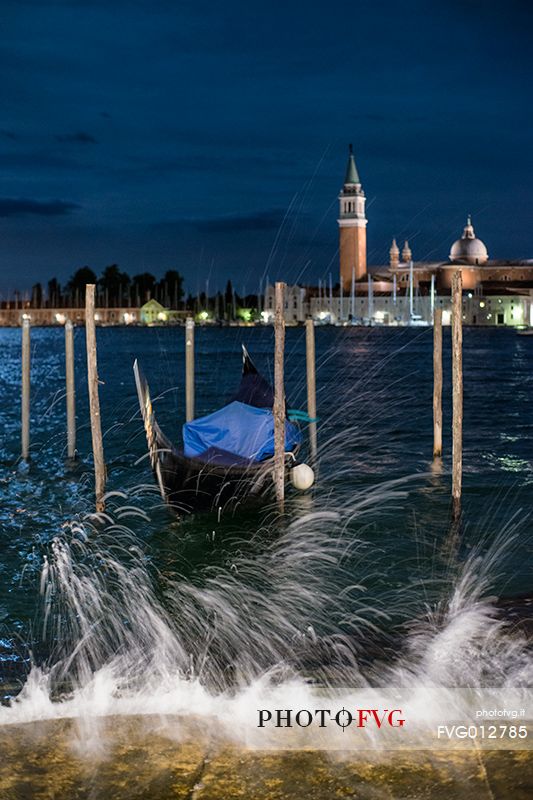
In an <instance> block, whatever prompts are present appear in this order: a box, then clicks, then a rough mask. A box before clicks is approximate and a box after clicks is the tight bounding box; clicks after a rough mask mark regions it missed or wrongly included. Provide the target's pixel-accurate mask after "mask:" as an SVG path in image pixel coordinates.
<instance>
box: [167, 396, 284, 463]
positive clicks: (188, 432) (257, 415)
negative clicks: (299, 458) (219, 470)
mask: <svg viewBox="0 0 533 800" xmlns="http://www.w3.org/2000/svg"><path fill="white" fill-rule="evenodd" d="M299 441H300V432H299V430H298V428H297V427H296V426H295V425H293V424H292V423H290V422H286V423H285V450H293V449H294V447H295V445H297V444H298V443H299ZM183 445H184V451H185V455H186V456H188V457H189V458H194V457H198V456H202V455H203V454H204V453H205V452H206V451H207V450H209V449H210V448H216V449H217V450H224V451H226V452H229V453H234V454H235V455H238V456H240V457H241V458H247V459H250V460H251V461H262V460H263V459H265V458H268V457H269V456H272V455H273V454H274V417H273V415H272V411H271V409H270V408H256V407H255V406H249V405H247V404H246V403H240V402H239V401H238V400H234V401H233V403H230V404H229V405H227V406H224V407H223V408H220V409H219V410H218V411H215V412H214V413H213V414H209V415H208V416H207V417H200V418H199V419H195V420H193V422H186V423H185V425H184V426H183Z"/></svg>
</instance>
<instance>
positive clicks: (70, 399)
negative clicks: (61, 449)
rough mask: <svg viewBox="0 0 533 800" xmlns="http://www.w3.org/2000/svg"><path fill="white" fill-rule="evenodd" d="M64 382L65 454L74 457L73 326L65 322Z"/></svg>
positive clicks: (68, 321)
mask: <svg viewBox="0 0 533 800" xmlns="http://www.w3.org/2000/svg"><path fill="white" fill-rule="evenodd" d="M65 382H66V401H67V456H68V458H71V459H74V458H76V390H75V385H74V328H73V325H72V322H71V321H70V320H69V319H67V321H66V322H65Z"/></svg>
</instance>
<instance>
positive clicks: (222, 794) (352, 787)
mask: <svg viewBox="0 0 533 800" xmlns="http://www.w3.org/2000/svg"><path fill="white" fill-rule="evenodd" d="M80 726H81V727H80ZM531 797H533V758H532V754H531V753H530V752H529V753H528V752H526V751H522V752H511V751H500V752H496V751H491V752H485V753H483V754H481V753H479V752H475V751H474V752H468V753H443V752H438V753H437V752H434V751H433V752H432V751H420V752H412V753H407V752H406V753H399V752H394V753H388V754H387V753H385V754H380V755H379V756H378V755H376V754H369V753H367V752H365V753H361V754H359V755H355V756H354V754H353V753H351V754H346V755H345V756H344V757H343V756H342V755H341V754H332V753H325V752H319V751H309V750H307V751H286V752H274V751H269V752H265V751H250V750H246V749H243V748H242V747H239V746H236V745H232V744H230V743H228V742H227V741H226V742H224V741H218V742H216V741H214V740H213V737H212V736H210V735H209V734H208V732H207V731H206V729H205V727H204V726H203V724H201V723H199V722H195V721H194V720H189V721H188V722H187V724H186V725H185V726H184V723H183V720H180V721H177V720H176V722H175V725H173V724H172V721H170V722H169V720H168V718H164V719H161V718H155V717H146V718H142V717H129V718H128V717H115V718H109V719H106V720H104V721H101V722H100V724H99V726H98V727H97V728H96V729H92V728H91V727H90V726H89V724H88V723H86V722H85V723H83V725H82V724H81V723H79V722H74V721H71V720H59V721H47V722H34V723H27V724H25V725H16V726H9V725H6V726H4V727H1V728H0V798H1V800H181V799H182V798H183V800H233V798H235V799H237V798H246V800H285V798H303V800H333V799H334V798H354V800H355V799H356V798H358V799H359V800H392V798H398V799H400V798H401V799H402V800H403V799H405V800H407V799H409V800H419V799H420V800H425V798H428V800H429V798H431V800H440V799H441V798H442V800H452V799H453V800H461V798H475V800H485V798H487V800H489V799H490V800H494V799H495V798H498V799H499V798H502V799H503V798H506V799H507V798H512V800H526V798H527V799H528V800H529V799H530V798H531Z"/></svg>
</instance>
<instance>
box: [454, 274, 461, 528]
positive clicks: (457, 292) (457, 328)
mask: <svg viewBox="0 0 533 800" xmlns="http://www.w3.org/2000/svg"><path fill="white" fill-rule="evenodd" d="M452 388H453V393H452V405H453V419H452V462H453V463H452V516H453V519H454V521H457V520H458V519H459V517H460V516H461V489H462V477H463V279H462V276H461V271H460V270H456V271H455V272H454V274H453V278H452Z"/></svg>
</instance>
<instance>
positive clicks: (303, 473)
mask: <svg viewBox="0 0 533 800" xmlns="http://www.w3.org/2000/svg"><path fill="white" fill-rule="evenodd" d="M314 482H315V473H314V472H313V470H312V469H311V467H310V466H308V465H307V464H297V465H296V466H295V467H293V468H292V469H291V483H292V485H293V486H294V488H295V489H299V490H300V492H305V491H306V490H307V489H310V488H311V486H312V485H313V483H314Z"/></svg>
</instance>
